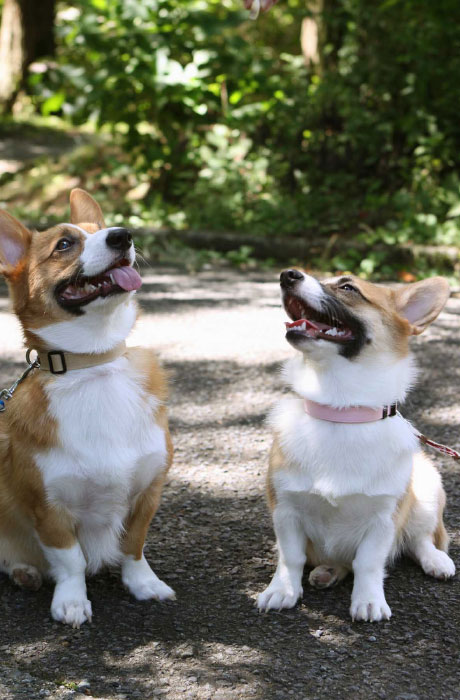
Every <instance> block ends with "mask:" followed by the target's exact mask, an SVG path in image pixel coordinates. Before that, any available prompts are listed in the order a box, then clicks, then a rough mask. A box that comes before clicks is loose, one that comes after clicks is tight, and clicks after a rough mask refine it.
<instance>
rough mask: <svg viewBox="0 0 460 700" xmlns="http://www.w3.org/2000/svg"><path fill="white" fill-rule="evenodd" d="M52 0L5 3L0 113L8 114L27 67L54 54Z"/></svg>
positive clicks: (0, 52) (10, 0)
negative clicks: (38, 59) (43, 57)
mask: <svg viewBox="0 0 460 700" xmlns="http://www.w3.org/2000/svg"><path fill="white" fill-rule="evenodd" d="M54 13H55V0H5V2H4V4H3V11H2V22H1V26H0V110H1V111H3V112H8V111H10V110H11V107H12V106H13V103H14V100H15V98H16V95H17V93H18V91H19V90H20V88H21V86H22V85H23V82H24V78H25V75H26V72H27V68H28V66H29V65H30V64H31V63H32V61H35V60H36V59H37V58H40V57H41V56H46V55H52V54H53V53H54Z"/></svg>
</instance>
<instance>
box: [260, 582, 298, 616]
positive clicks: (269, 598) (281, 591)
mask: <svg viewBox="0 0 460 700" xmlns="http://www.w3.org/2000/svg"><path fill="white" fill-rule="evenodd" d="M302 595H303V589H302V587H301V586H299V587H297V588H296V587H293V586H291V585H286V584H283V583H282V582H274V581H272V583H271V584H270V585H269V586H268V588H266V589H265V590H264V591H263V592H262V593H260V594H259V596H258V598H257V607H258V608H259V610H265V611H267V610H282V609H283V608H293V607H294V605H295V604H296V603H297V601H298V600H299V598H301V597H302Z"/></svg>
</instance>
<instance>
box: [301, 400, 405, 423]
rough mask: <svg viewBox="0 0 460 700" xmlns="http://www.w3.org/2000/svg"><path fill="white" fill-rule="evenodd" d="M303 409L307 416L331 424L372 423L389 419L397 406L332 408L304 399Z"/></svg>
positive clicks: (394, 413)
mask: <svg viewBox="0 0 460 700" xmlns="http://www.w3.org/2000/svg"><path fill="white" fill-rule="evenodd" d="M304 408H305V413H308V415H309V416H312V417H313V418H319V419H320V420H327V421H331V422H332V423H373V422H374V421H378V420H383V419H384V418H391V417H392V416H395V415H396V412H397V404H395V403H394V404H392V405H391V406H384V407H383V408H370V407H369V406H347V407H345V408H334V406H328V405H326V404H323V403H316V401H310V399H305V401H304Z"/></svg>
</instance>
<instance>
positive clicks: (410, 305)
mask: <svg viewBox="0 0 460 700" xmlns="http://www.w3.org/2000/svg"><path fill="white" fill-rule="evenodd" d="M449 294H450V289H449V284H448V282H447V280H445V279H444V278H443V277H430V278H428V279H426V280H422V281H421V282H413V283H412V284H410V285H408V286H407V287H403V288H401V289H398V290H397V292H396V310H397V312H398V313H399V315H400V316H402V317H403V318H405V319H406V320H407V321H409V323H410V326H411V334H412V335H418V334H419V333H421V332H422V331H424V330H425V328H426V327H427V326H429V325H430V323H432V322H433V321H434V320H435V318H436V317H437V316H438V314H439V313H440V312H441V311H442V309H443V308H444V305H445V303H446V301H447V300H448V298H449Z"/></svg>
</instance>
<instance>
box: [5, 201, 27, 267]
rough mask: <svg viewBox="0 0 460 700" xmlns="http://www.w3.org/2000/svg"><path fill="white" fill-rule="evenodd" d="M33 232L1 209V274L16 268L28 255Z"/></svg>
mask: <svg viewBox="0 0 460 700" xmlns="http://www.w3.org/2000/svg"><path fill="white" fill-rule="evenodd" d="M31 240H32V234H31V232H30V231H29V230H28V229H27V228H26V227H25V226H23V225H22V224H21V222H20V221H18V220H17V219H15V218H14V216H11V214H8V212H7V211H4V210H3V209H0V272H1V273H3V272H7V271H8V270H9V269H12V268H14V267H15V266H16V265H17V264H18V262H19V261H20V260H22V258H23V257H24V256H25V255H26V253H27V251H28V249H29V246H30V242H31Z"/></svg>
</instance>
